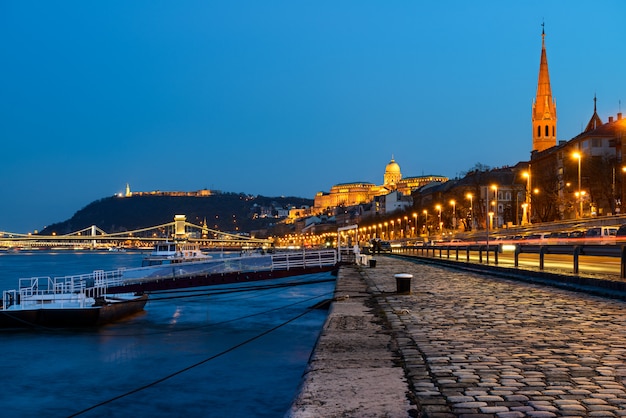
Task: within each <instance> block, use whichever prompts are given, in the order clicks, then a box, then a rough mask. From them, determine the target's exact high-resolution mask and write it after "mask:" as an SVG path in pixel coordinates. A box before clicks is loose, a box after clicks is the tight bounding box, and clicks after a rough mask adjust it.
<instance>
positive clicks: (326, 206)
mask: <svg viewBox="0 0 626 418" xmlns="http://www.w3.org/2000/svg"><path fill="white" fill-rule="evenodd" d="M446 181H448V178H447V177H444V176H438V175H428V176H412V177H402V172H401V170H400V165H399V164H398V163H397V162H396V161H395V160H394V158H393V157H392V158H391V161H389V163H388V164H387V165H386V166H385V172H384V174H383V184H381V185H376V184H374V183H369V182H353V183H339V184H335V185H334V186H332V187H331V189H330V191H329V192H319V193H317V195H315V199H314V204H313V212H314V213H324V212H327V211H330V210H332V209H334V208H336V207H339V206H344V207H349V206H356V205H362V204H366V203H371V202H375V201H377V202H381V201H382V202H386V201H389V202H393V203H391V205H392V206H393V207H395V208H396V209H397V208H398V207H399V206H401V205H398V201H402V199H403V197H404V198H406V199H410V195H411V192H412V191H414V190H416V189H418V188H420V187H422V186H424V185H426V184H429V183H432V182H440V183H444V182H446ZM387 195H390V198H389V199H380V197H381V196H387ZM409 206H410V204H409ZM381 211H382V212H384V210H381Z"/></svg>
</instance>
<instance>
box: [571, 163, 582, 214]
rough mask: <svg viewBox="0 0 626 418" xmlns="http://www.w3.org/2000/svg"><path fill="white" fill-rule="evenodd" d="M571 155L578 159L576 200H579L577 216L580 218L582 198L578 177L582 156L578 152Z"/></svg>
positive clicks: (579, 178)
mask: <svg viewBox="0 0 626 418" xmlns="http://www.w3.org/2000/svg"><path fill="white" fill-rule="evenodd" d="M573 157H574V158H576V159H578V202H579V212H578V217H579V218H582V217H583V199H582V193H581V192H582V190H580V189H581V188H582V187H581V177H580V161H581V160H582V158H583V156H582V155H581V154H580V153H579V152H575V153H574V154H573Z"/></svg>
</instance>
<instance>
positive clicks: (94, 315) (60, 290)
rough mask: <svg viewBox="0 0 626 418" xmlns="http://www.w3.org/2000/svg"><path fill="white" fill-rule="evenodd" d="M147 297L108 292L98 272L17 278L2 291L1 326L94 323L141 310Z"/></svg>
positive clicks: (94, 324) (112, 319)
mask: <svg viewBox="0 0 626 418" xmlns="http://www.w3.org/2000/svg"><path fill="white" fill-rule="evenodd" d="M102 273H104V272H102ZM147 301H148V296H147V295H144V294H137V293H130V292H129V293H118V294H108V293H107V286H106V281H105V278H104V274H100V272H94V273H93V274H91V275H81V276H65V277H56V278H50V277H32V278H28V279H20V281H19V288H18V289H15V290H6V291H4V292H3V294H2V303H1V305H0V328H26V327H29V328H37V327H50V328H59V327H62V328H68V327H89V326H97V325H102V324H106V323H109V322H113V321H116V320H119V319H121V318H123V317H126V316H129V315H132V314H134V313H137V312H140V311H142V310H143V308H144V306H145V305H146V302H147Z"/></svg>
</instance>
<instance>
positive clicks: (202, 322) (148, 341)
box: [0, 252, 334, 417]
mask: <svg viewBox="0 0 626 418" xmlns="http://www.w3.org/2000/svg"><path fill="white" fill-rule="evenodd" d="M141 258H142V255H141V254H133V253H101V254H99V253H89V252H84V253H72V252H56V253H46V252H33V253H19V254H1V255H0V289H1V290H6V289H12V288H15V287H16V285H17V281H18V279H19V278H20V277H32V276H55V275H66V274H79V273H88V272H91V271H92V270H96V269H104V270H114V269H116V268H120V267H134V266H138V265H140V264H141ZM331 279H332V277H331V276H330V274H328V273H323V274H316V275H308V276H299V277H295V278H286V279H281V280H276V281H267V282H258V283H247V284H246V286H247V288H242V287H241V286H239V287H238V286H233V285H229V286H226V285H224V286H219V287H211V288H204V289H192V290H189V289H185V290H184V291H180V292H167V293H155V294H152V295H151V298H150V301H149V302H148V304H147V305H146V311H145V312H143V313H140V314H138V315H135V316H133V317H131V318H128V319H126V320H124V321H121V322H118V323H114V324H110V325H107V326H104V327H102V328H99V329H87V330H77V331H69V330H39V331H24V330H21V331H7V330H4V331H0V338H1V339H2V344H0V365H1V366H2V375H3V376H4V378H5V382H10V385H6V387H5V390H3V391H1V392H0V410H2V411H4V412H7V411H10V412H11V413H10V414H9V415H13V416H42V411H45V414H44V415H45V416H69V415H71V414H74V413H77V412H79V411H84V410H87V411H86V412H85V413H84V414H82V415H81V416H87V417H100V416H102V417H104V416H111V414H115V415H124V416H129V415H135V416H155V417H166V416H167V417H172V416H185V417H190V416H211V417H221V416H255V417H276V416H282V415H283V414H284V413H285V411H287V410H288V408H289V406H290V403H291V400H292V399H293V397H294V395H295V393H296V390H297V387H298V384H299V383H300V378H301V376H302V373H303V372H304V369H305V367H306V363H307V361H308V358H309V355H310V353H311V350H312V348H313V345H314V344H315V341H316V339H317V336H318V333H319V331H320V329H321V326H322V324H323V321H324V320H325V317H326V312H325V311H319V310H316V311H312V312H310V313H307V314H305V315H304V316H302V317H300V318H298V319H296V320H294V321H293V322H289V321H290V320H292V319H293V318H295V317H297V316H298V315H301V314H302V313H303V312H307V308H309V307H311V306H312V305H314V304H315V303H317V302H319V301H321V300H324V299H328V298H330V297H332V291H333V289H334V282H333V281H331ZM322 280H328V281H322ZM311 281H321V282H317V283H313V284H304V283H306V282H311ZM286 282H289V283H292V284H294V286H291V287H275V286H272V284H275V283H286ZM282 324H284V325H283V326H280V325H282ZM279 326H280V327H279ZM275 327H278V328H277V329H275V330H274V331H271V332H269V331H270V330H272V329H273V328H275ZM265 332H268V333H267V334H266V335H262V334H263V333H265ZM259 335H262V336H261V337H259ZM249 340H250V342H248V343H246V342H247V341H249ZM168 376H171V377H169V378H167V379H165V380H162V379H164V378H166V377H168ZM161 380H162V381H161ZM141 388H143V389H141ZM139 389H141V390H139ZM126 394H128V395H127V396H124V395H126ZM117 397H119V399H115V398H117ZM113 399H115V400H113ZM99 404H102V405H101V406H98V405H99ZM90 408H93V409H90Z"/></svg>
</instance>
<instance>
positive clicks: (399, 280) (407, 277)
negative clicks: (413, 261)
mask: <svg viewBox="0 0 626 418" xmlns="http://www.w3.org/2000/svg"><path fill="white" fill-rule="evenodd" d="M393 277H395V278H396V293H401V294H406V295H408V294H411V279H412V278H413V275H412V274H406V273H401V274H396V275H394V276H393Z"/></svg>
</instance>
